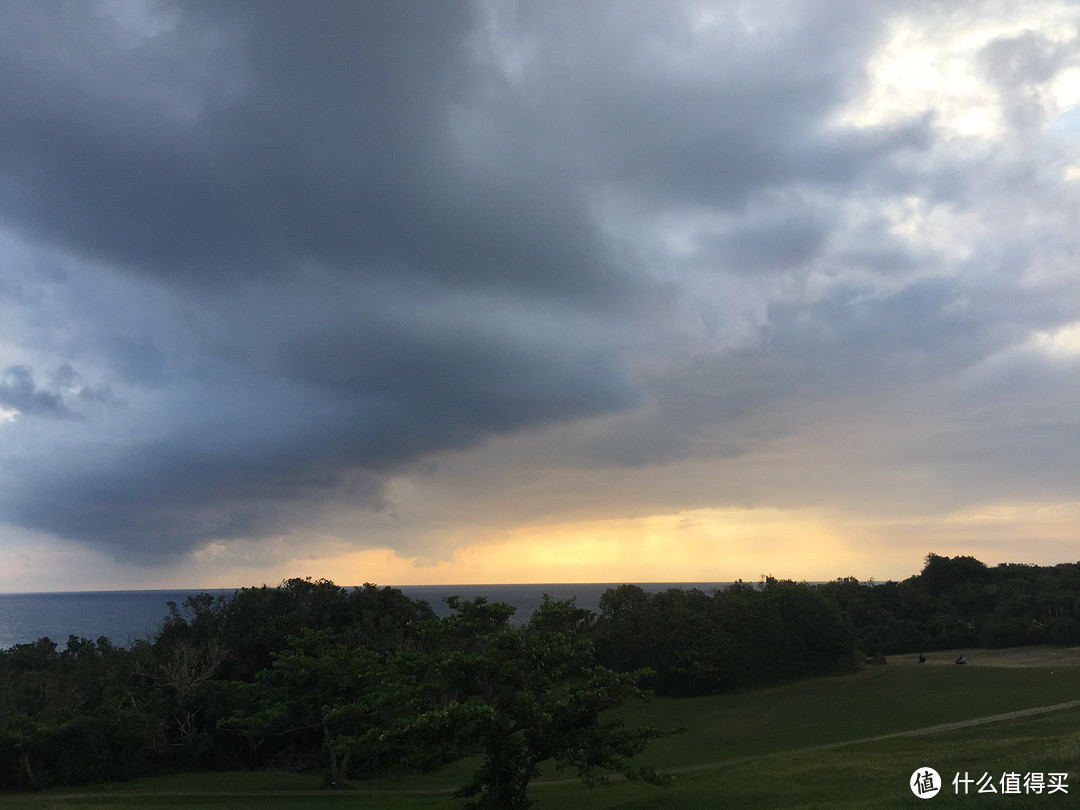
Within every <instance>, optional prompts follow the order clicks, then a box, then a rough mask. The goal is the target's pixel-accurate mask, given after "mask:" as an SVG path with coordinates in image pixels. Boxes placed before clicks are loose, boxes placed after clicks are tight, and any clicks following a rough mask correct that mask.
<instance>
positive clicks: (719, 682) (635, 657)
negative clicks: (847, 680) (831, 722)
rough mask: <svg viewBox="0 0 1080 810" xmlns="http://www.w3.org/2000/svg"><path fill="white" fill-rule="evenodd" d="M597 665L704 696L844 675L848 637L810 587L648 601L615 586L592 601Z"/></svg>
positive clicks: (669, 690)
mask: <svg viewBox="0 0 1080 810" xmlns="http://www.w3.org/2000/svg"><path fill="white" fill-rule="evenodd" d="M595 634H596V643H597V650H598V654H599V657H600V660H601V661H603V662H604V663H605V664H607V665H609V666H611V667H613V668H615V669H632V668H648V669H649V670H651V671H652V672H653V674H652V675H650V676H649V677H648V678H647V684H648V685H649V686H650V687H651V688H653V689H654V690H655V691H657V692H659V693H661V694H668V695H691V694H708V693H713V692H719V691H724V690H728V689H737V688H742V687H748V686H755V685H759V684H763V683H768V682H769V681H775V680H780V679H788V678H799V677H805V676H808V675H820V674H825V673H829V672H841V671H850V670H851V669H852V668H853V666H854V658H853V656H854V655H855V652H854V647H855V645H854V635H853V633H852V630H851V628H850V627H849V626H847V625H846V624H845V622H844V618H843V616H842V615H841V613H840V611H839V610H838V609H837V607H836V605H834V604H833V603H832V602H830V601H829V600H827V599H826V598H824V597H823V596H822V595H821V594H820V593H818V592H817V590H816V589H814V588H812V587H810V586H807V585H801V584H797V583H794V582H789V581H779V580H776V579H773V578H771V577H767V578H765V579H763V580H762V582H761V583H760V584H759V585H757V586H750V585H747V584H745V583H742V582H737V583H735V584H733V585H731V586H729V587H727V588H725V589H723V590H720V591H715V592H713V593H711V594H706V593H704V592H702V591H700V590H697V589H692V590H681V589H677V588H672V589H670V590H667V591H663V592H661V593H655V594H650V593H648V592H646V591H645V590H644V589H642V588H640V587H638V586H637V585H620V586H619V587H617V588H613V589H611V590H609V591H607V592H606V593H605V594H604V595H603V596H602V597H601V600H600V616H599V619H598V620H597V623H596V628H595Z"/></svg>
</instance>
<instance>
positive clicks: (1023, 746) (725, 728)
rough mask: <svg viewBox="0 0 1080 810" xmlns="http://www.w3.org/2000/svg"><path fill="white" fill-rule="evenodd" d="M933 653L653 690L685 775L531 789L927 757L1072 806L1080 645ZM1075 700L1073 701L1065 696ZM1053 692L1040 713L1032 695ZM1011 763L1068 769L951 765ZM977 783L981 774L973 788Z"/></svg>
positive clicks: (234, 780)
mask: <svg viewBox="0 0 1080 810" xmlns="http://www.w3.org/2000/svg"><path fill="white" fill-rule="evenodd" d="M965 652H966V653H967V657H968V661H969V664H968V665H967V666H963V667H961V666H956V665H955V664H953V663H952V661H953V660H954V659H955V653H952V652H938V653H934V654H932V655H931V657H930V660H929V661H928V662H927V663H926V664H923V665H919V664H916V663H915V657H914V656H905V657H898V658H895V659H891V660H890V661H889V663H888V664H886V665H884V666H874V667H867V668H866V669H865V670H863V671H861V672H859V673H857V674H854V675H849V676H842V677H835V678H819V679H814V680H808V681H801V682H797V683H791V684H786V685H782V686H777V687H773V688H769V689H761V690H754V691H747V692H744V693H739V694H727V695H719V696H713V697H705V698H692V699H680V700H675V699H657V700H654V701H652V702H651V703H648V704H645V705H642V706H636V707H633V708H629V709H626V710H624V713H625V714H626V715H627V719H628V720H633V721H634V722H637V723H642V724H648V725H654V726H658V727H663V728H670V727H684V728H685V729H686V730H685V732H684V733H682V734H679V735H676V736H673V737H669V738H667V739H664V740H661V741H659V742H657V743H656V744H655V745H654V746H653V748H652V749H651V750H650V752H649V754H648V757H647V759H648V760H649V761H651V762H654V763H655V764H657V765H658V766H661V767H663V768H666V769H669V770H671V771H672V772H673V773H674V774H675V776H676V781H675V785H674V787H672V788H671V789H668V790H661V789H658V788H654V787H650V786H647V785H639V784H633V783H625V782H621V783H613V784H612V785H611V786H609V787H607V788H593V789H589V788H585V787H582V786H581V785H580V784H578V783H577V782H576V781H573V780H571V779H570V778H569V777H571V776H572V774H568V773H561V772H559V771H556V770H555V769H554V768H550V769H548V770H547V771H545V773H544V776H543V777H542V778H541V779H540V780H538V781H537V782H535V784H534V786H533V787H532V788H531V789H530V796H531V798H532V799H533V801H534V802H535V805H534V806H535V807H536V808H537V809H538V810H557V809H559V808H565V809H566V810H570V809H571V808H573V809H574V810H579V809H580V808H586V809H588V808H596V810H599V809H600V808H610V809H611V810H614V809H615V808H619V809H620V810H629V809H630V808H654V807H655V808H711V809H713V808H726V807H732V808H746V807H764V808H768V807H777V808H780V807H783V808H806V809H807V810H809V809H810V808H892V807H910V806H912V803H913V802H914V803H918V800H917V799H916V798H915V797H914V796H913V795H912V793H911V790H910V788H909V782H910V779H911V776H912V773H913V772H914V771H915V770H916V769H917V768H922V767H931V768H934V769H936V770H937V771H938V772H939V773H940V774H941V775H942V776H943V777H944V781H945V788H944V789H943V790H942V792H941V793H940V794H939V795H938V796H937V797H935V798H934V799H933V806H935V807H959V806H961V805H963V806H971V805H972V804H973V803H977V804H979V805H980V806H981V805H983V804H986V805H990V806H993V807H1010V808H1011V807H1018V808H1019V807H1033V808H1034V807H1039V808H1045V807H1065V806H1072V805H1073V804H1074V803H1075V801H1076V796H1077V795H1078V794H1080V773H1077V772H1073V773H1069V769H1070V768H1074V769H1075V768H1077V764H1078V763H1080V648H1061V647H1038V648H1032V647H1026V648H1021V649H1016V650H992V651H990V650H966V651H965ZM1072 702H1076V703H1075V705H1066V706H1065V707H1062V706H1061V704H1070V703H1072ZM1045 707H1057V708H1053V709H1049V710H1047V711H1042V712H1039V713H1034V712H1029V710H1033V709H1039V708H1045ZM468 771H469V767H468V763H459V764H457V765H455V766H453V767H452V768H450V769H447V770H445V771H443V772H440V773H438V774H434V775H432V776H429V777H424V778H416V779H409V780H405V781H400V782H378V783H374V782H372V783H364V784H362V785H359V786H358V788H359V789H358V790H353V791H349V792H345V793H336V792H332V791H328V790H323V789H322V784H321V780H320V779H319V778H317V777H308V776H304V775H297V774H279V773H228V774H197V775H180V776H173V777H159V778H154V779H144V780H136V781H133V782H130V783H124V784H119V785H107V786H98V787H95V788H87V789H85V790H79V791H78V792H75V791H71V790H66V791H42V792H40V793H37V794H32V795H5V796H0V805H2V806H3V807H4V808H5V810H9V809H10V810H46V809H48V810H54V809H59V808H79V809H80V810H90V809H91V808H93V809H95V810H96V809H97V808H150V809H151V810H153V808H205V807H220V808H236V809H237V810H240V809H242V808H315V807H318V808H326V809H327V810H329V809H330V808H339V807H340V808H345V807H363V808H366V809H370V810H396V809H397V808H420V809H421V810H424V809H426V808H456V807H461V806H463V803H462V802H460V801H457V800H454V799H453V798H452V797H451V795H450V793H451V791H452V789H453V788H454V787H455V786H457V785H459V784H461V783H462V782H463V781H464V779H465V777H466V775H467V773H468ZM965 771H966V772H967V773H968V774H969V775H970V777H971V778H972V779H977V778H979V777H981V776H982V775H983V774H984V773H988V774H989V775H990V776H991V777H992V778H993V780H994V783H995V786H996V787H997V788H998V790H999V791H1000V790H1001V785H1000V784H999V779H1000V777H1001V776H1002V775H1003V774H1005V773H1007V772H1015V773H1018V774H1020V776H1021V777H1022V776H1023V775H1025V774H1027V773H1031V772H1036V773H1042V774H1049V773H1051V772H1064V773H1069V776H1068V777H1067V778H1066V780H1065V781H1066V783H1070V782H1075V784H1069V788H1068V791H1069V792H1068V794H1063V793H1057V794H1056V795H1053V796H1050V795H1047V793H1046V791H1045V790H1044V793H1043V794H1042V795H1023V794H1021V795H1019V796H1003V795H1000V792H999V794H998V795H995V796H987V795H969V796H967V797H964V796H963V795H961V796H954V795H953V787H952V784H951V782H952V778H953V775H954V774H956V773H958V772H959V773H963V772H965ZM969 790H970V791H971V792H972V794H975V791H976V790H977V785H975V784H972V785H971V786H970V788H969Z"/></svg>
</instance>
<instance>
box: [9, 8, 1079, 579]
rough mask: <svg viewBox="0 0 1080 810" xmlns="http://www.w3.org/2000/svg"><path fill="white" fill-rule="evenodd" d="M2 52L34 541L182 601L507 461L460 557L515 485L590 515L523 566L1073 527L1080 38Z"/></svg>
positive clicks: (17, 459) (22, 44) (209, 28)
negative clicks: (235, 573)
mask: <svg viewBox="0 0 1080 810" xmlns="http://www.w3.org/2000/svg"><path fill="white" fill-rule="evenodd" d="M965 15H974V16H971V17H970V19H969V18H968V17H966V16H965ZM0 17H2V20H0V97H3V98H4V99H5V102H4V104H3V105H0V132H3V133H4V134H3V148H2V149H0V261H2V262H3V264H4V266H5V268H6V271H5V273H4V276H3V279H2V280H0V372H2V373H0V458H2V468H0V485H2V486H0V518H2V519H3V520H4V521H6V522H7V524H8V525H10V526H18V527H23V528H28V529H33V530H37V531H42V532H45V533H47V534H50V535H54V536H57V537H61V538H67V539H71V540H76V541H79V542H82V543H86V544H89V545H90V546H91V547H94V548H99V549H103V550H105V551H107V552H108V553H109V554H112V555H113V556H115V557H117V558H119V559H124V560H135V561H139V562H142V563H146V564H155V563H159V562H166V561H169V560H175V559H177V558H178V557H182V556H184V555H188V554H190V553H191V552H192V551H194V550H197V549H199V548H202V547H205V546H206V544H207V543H209V542H211V541H215V542H218V543H220V542H226V543H227V542H228V541H230V540H236V539H240V538H244V539H249V540H251V539H255V540H257V539H259V538H267V537H273V536H278V535H282V534H293V535H302V534H303V533H304V531H305V530H306V529H312V530H314V528H313V527H316V526H319V527H322V528H321V529H320V531H322V530H324V529H325V527H326V526H327V525H329V524H331V523H334V519H333V515H335V514H339V513H341V514H344V512H342V511H341V510H350V509H356V508H357V507H360V508H361V509H367V510H376V511H378V510H382V511H383V512H384V513H386V512H393V511H394V510H395V508H397V507H396V502H395V499H394V497H393V495H392V494H391V492H390V490H389V489H388V487H389V485H390V483H391V482H393V481H404V480H412V481H416V482H423V481H425V480H430V481H436V480H437V479H438V477H439V475H440V473H439V472H438V470H440V469H444V467H443V466H437V467H432V466H431V462H432V461H439V463H440V464H441V465H445V464H446V460H447V459H451V458H453V457H454V456H455V454H461V453H463V452H467V453H481V454H483V452H485V451H484V450H483V448H493V447H494V445H493V444H492V442H493V441H494V440H496V439H498V438H499V437H503V438H504V439H506V440H509V439H510V438H511V437H520V438H521V441H522V442H523V443H524V445H526V446H528V447H530V448H531V451H530V452H529V454H528V455H527V456H513V457H510V456H508V455H507V454H506V453H503V452H500V451H497V450H496V449H492V450H491V452H490V453H489V455H488V456H484V458H487V459H488V460H487V461H486V462H484V464H487V465H488V466H487V467H486V468H484V469H480V468H478V467H476V466H473V467H471V468H470V469H471V470H472V472H471V473H470V475H469V477H467V478H466V479H461V480H457V481H454V482H452V483H447V484H446V486H449V487H451V488H452V489H453V490H454V491H455V492H456V493H457V497H458V498H459V499H460V500H459V504H458V505H456V506H454V507H453V508H450V507H448V508H447V510H446V512H445V513H443V520H444V524H443V529H442V534H443V536H451V535H453V534H454V533H455V531H457V530H458V529H460V527H461V525H462V524H461V523H460V521H461V519H462V518H461V511H463V510H464V511H468V510H469V509H474V510H484V509H488V508H489V507H491V508H494V507H493V505H494V504H496V503H498V502H499V501H500V499H503V500H505V499H514V498H516V497H517V494H519V492H518V490H517V489H516V485H515V484H514V482H515V481H516V480H519V476H524V477H525V478H527V479H535V480H548V478H555V479H558V478H559V477H560V476H561V475H563V474H565V478H566V480H570V479H573V480H575V481H578V482H579V483H578V484H575V487H577V491H576V492H573V493H568V492H564V493H562V494H561V495H558V494H552V495H551V496H550V498H545V499H544V503H545V506H544V507H543V508H537V507H535V505H534V506H522V507H521V508H520V509H519V510H517V511H516V512H515V510H513V509H510V511H511V512H515V514H513V515H511V516H509V517H508V518H507V519H508V520H509V521H510V523H511V524H512V523H513V522H514V521H515V520H516V521H520V522H528V521H529V520H544V519H548V520H553V519H556V518H557V517H558V516H560V515H563V514H566V513H569V512H574V511H575V510H579V509H580V507H579V505H578V503H579V500H581V499H585V500H589V501H591V502H592V503H593V505H594V507H595V509H596V510H597V513H598V514H604V515H605V516H609V517H610V516H612V515H627V516H632V515H634V514H639V513H641V510H643V509H645V508H646V507H645V506H644V505H643V504H644V503H645V500H643V499H642V497H641V493H640V492H638V491H637V488H638V487H646V488H647V485H646V482H648V481H649V480H650V478H649V476H650V475H654V476H655V479H652V480H656V481H659V480H660V479H661V478H662V477H669V478H670V477H674V478H675V479H678V480H681V479H682V477H683V476H687V477H691V472H690V471H691V470H693V471H696V472H694V473H693V475H697V474H698V473H699V472H700V471H701V470H708V471H710V472H708V473H707V475H708V476H711V478H710V479H709V480H711V482H712V483H711V485H709V486H705V485H703V484H701V483H700V481H699V482H698V483H694V484H688V485H687V486H686V488H685V489H684V490H683V492H682V493H681V494H679V495H678V496H676V495H671V496H667V497H660V496H657V497H656V498H654V499H652V502H651V503H649V507H648V508H650V509H653V510H655V512H656V513H663V512H664V510H667V511H669V512H670V511H677V510H678V509H702V508H724V507H769V508H773V507H775V508H805V507H807V506H819V507H826V508H831V509H837V510H848V511H852V512H858V513H860V514H863V515H871V514H874V515H886V514H888V515H896V514H899V513H903V512H905V511H908V510H911V509H915V508H919V505H920V504H921V505H922V508H925V509H928V510H930V511H934V510H937V512H938V513H940V514H948V513H949V512H951V511H954V510H959V509H963V508H966V507H968V506H970V505H971V504H976V503H982V502H990V501H999V500H1000V501H1023V502H1040V501H1045V502H1054V503H1059V502H1063V501H1066V500H1069V499H1073V500H1075V493H1076V488H1077V484H1080V481H1078V479H1077V469H1076V465H1075V459H1074V456H1075V453H1073V452H1071V450H1072V449H1074V448H1075V447H1077V446H1078V440H1080V429H1078V428H1080V426H1078V422H1077V417H1076V414H1077V413H1080V407H1078V406H1080V386H1078V383H1077V381H1078V380H1080V377H1078V376H1077V372H1078V370H1080V340H1078V339H1077V337H1076V334H1077V331H1076V330H1077V326H1076V324H1077V323H1078V320H1077V319H1078V317H1080V316H1078V314H1077V313H1078V312H1080V287H1078V285H1077V275H1076V267H1077V266H1078V265H1077V259H1078V258H1080V257H1078V251H1077V247H1078V244H1077V239H1078V237H1077V234H1080V211H1078V209H1077V206H1076V202H1075V200H1076V197H1077V188H1078V185H1077V184H1078V183H1080V152H1078V148H1077V138H1078V136H1080V119H1078V117H1077V115H1078V113H1077V104H1080V46H1078V39H1077V36H1078V33H1077V32H1078V26H1080V14H1078V13H1077V10H1076V6H1070V5H1068V4H1065V3H1058V2H1049V1H1047V2H1044V3H1038V4H1034V5H1031V4H1028V5H1025V7H1024V8H1023V9H1013V8H1012V7H1011V5H1009V4H1003V5H1001V6H993V7H988V8H986V9H980V10H979V14H978V15H975V13H974V11H972V10H962V9H956V8H952V7H949V8H945V7H943V8H936V7H933V6H928V5H926V4H921V3H916V4H910V5H905V4H893V5H892V6H890V8H889V9H888V12H886V11H885V10H884V9H881V8H877V7H870V6H867V4H863V3H849V2H837V1H836V0H818V1H817V2H813V1H810V0H808V1H807V2H799V3H795V4H784V5H783V6H782V7H781V6H780V5H772V4H764V5H763V4H737V3H717V4H710V3H694V2H688V3H678V4H673V3H658V2H632V3H619V4H615V3H608V4H587V5H582V4H579V3H560V2H553V3H544V4H521V5H518V4H513V3H484V2H475V3H453V2H445V3H436V4H422V5H414V4H382V3H353V2H329V1H328V2H322V3H319V4H317V5H316V6H311V5H301V4H288V3H283V4H282V3H233V4H220V3H188V4H184V5H182V6H176V5H169V4H159V3H156V2H140V3H123V4H116V3H106V2H102V3H84V4H70V3H60V2H41V3H33V4H25V3H24V4H13V5H9V6H7V7H5V8H4V9H2V10H0ZM679 465H683V466H681V467H680V466H679ZM451 466H452V465H451ZM480 467H483V464H481V465H480ZM680 470H681V471H682V472H681V473H680ZM560 471H562V472H560ZM631 472H632V474H633V475H634V476H640V478H639V479H637V480H639V483H638V484H635V485H634V486H627V487H626V488H624V489H620V488H619V487H618V486H613V485H612V484H611V481H612V480H616V479H618V478H619V476H621V475H624V474H631ZM446 474H448V473H446ZM582 476H584V477H585V478H587V479H589V480H592V481H593V482H595V489H589V488H588V487H589V485H588V484H584V485H583V484H581V483H580V481H581V480H582ZM420 485H421V484H418V486H420ZM432 486H433V487H435V488H436V489H437V488H438V487H439V486H442V485H441V484H438V483H433V484H432ZM582 486H584V487H586V489H585V490H584V491H582V490H581V487H582ZM663 489H664V487H663V486H661V485H658V486H657V490H658V491H659V490H663ZM883 490H884V491H883ZM433 491H434V490H433ZM461 503H463V504H465V506H461V505H460V504H461ZM499 508H500V509H503V510H505V509H506V507H505V505H504V506H503V507H499ZM437 517H438V516H437V515H433V514H431V513H428V514H427V518H429V519H435V518H437ZM335 526H336V528H335V529H334V530H333V533H334V534H335V536H336V537H338V538H339V539H340V540H341V541H342V542H344V543H346V544H352V545H355V546H357V547H361V546H363V545H365V544H370V543H371V542H373V541H371V540H370V539H365V538H363V537H359V536H353V535H351V534H350V533H349V530H348V528H347V527H346V528H342V527H341V526H339V525H337V524H335ZM411 528H415V526H413V527H411ZM429 528H430V527H429ZM429 536H432V535H431V533H430V532H429V533H428V534H423V533H421V534H420V535H408V534H407V532H406V533H404V534H403V536H401V537H399V538H397V539H396V540H394V541H393V545H395V547H397V548H399V549H402V550H403V551H405V552H408V553H412V554H420V555H423V554H425V553H429V552H430V553H432V554H435V555H436V556H437V555H439V554H445V553H448V552H447V547H446V546H445V545H443V546H441V547H439V548H438V549H435V548H430V549H427V550H425V548H424V543H425V542H426V541H425V540H424V539H423V538H424V537H429ZM379 542H383V543H386V542H390V541H387V540H386V538H385V537H383V538H380V540H379Z"/></svg>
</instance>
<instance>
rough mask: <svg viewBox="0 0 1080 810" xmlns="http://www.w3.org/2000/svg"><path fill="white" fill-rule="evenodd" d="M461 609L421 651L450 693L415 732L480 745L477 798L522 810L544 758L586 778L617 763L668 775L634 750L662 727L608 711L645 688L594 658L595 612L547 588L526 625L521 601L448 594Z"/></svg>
mask: <svg viewBox="0 0 1080 810" xmlns="http://www.w3.org/2000/svg"><path fill="white" fill-rule="evenodd" d="M447 603H448V604H449V605H450V607H451V608H453V610H454V611H455V614H454V615H452V616H450V617H448V618H446V619H444V620H443V621H442V622H441V623H440V633H439V640H438V641H439V643H438V644H437V645H436V646H435V647H434V648H432V649H430V650H428V651H425V652H424V653H423V654H422V657H423V659H424V661H425V662H426V664H427V667H428V673H429V675H428V678H429V680H430V679H432V678H434V680H435V681H437V682H438V683H439V685H440V687H441V688H442V689H443V690H444V697H445V699H444V700H443V701H441V702H440V703H439V704H438V705H433V706H432V707H431V708H428V709H426V710H423V711H421V712H420V713H418V715H417V716H416V718H415V719H414V720H413V721H412V722H411V723H410V725H409V733H410V734H411V735H412V736H413V738H414V739H418V740H426V741H431V740H439V739H442V740H444V741H445V740H448V739H452V740H454V741H456V744H457V745H458V746H459V747H460V748H461V749H462V750H463V751H464V750H467V749H468V747H470V746H471V747H473V748H474V749H478V750H479V753H480V754H481V755H482V756H483V764H482V765H481V766H480V768H479V769H478V770H477V771H476V773H475V774H474V775H473V778H472V779H471V780H470V781H469V782H468V784H466V785H465V786H463V787H462V788H461V789H460V790H459V791H458V795H459V796H461V797H465V798H471V799H474V801H473V802H471V803H470V805H469V806H470V807H473V808H491V810H518V808H525V807H528V806H529V805H530V804H531V802H530V801H529V799H528V798H527V795H526V791H527V789H528V786H529V783H530V781H531V780H532V779H533V778H534V777H535V776H536V775H537V774H538V772H539V765H540V763H542V762H544V761H547V760H553V761H554V762H555V763H557V764H558V765H559V766H560V767H572V768H574V769H575V770H576V772H577V775H578V776H579V777H580V778H581V779H582V780H583V781H584V782H586V783H588V784H593V783H603V782H605V781H606V779H607V775H608V774H609V773H611V772H618V773H621V774H623V775H625V776H626V777H628V778H631V779H643V780H645V781H647V782H650V783H653V784H666V782H667V777H666V776H665V775H663V774H660V773H658V772H657V771H655V769H653V768H651V767H648V766H643V765H640V764H637V763H635V762H634V761H633V758H634V757H635V756H636V755H637V754H639V753H641V752H642V751H643V750H644V749H645V748H646V747H647V746H648V744H649V742H650V741H651V740H652V739H655V738H656V737H659V736H663V734H664V732H659V731H656V730H655V729H639V728H629V727H627V726H626V725H625V724H623V723H622V722H621V721H619V720H616V719H612V718H610V717H609V716H607V715H605V712H607V710H609V709H613V708H615V707H617V706H621V705H623V704H624V703H625V702H627V701H629V700H635V699H642V698H645V697H647V694H646V693H645V692H644V691H643V690H642V689H641V688H640V687H639V686H638V682H639V680H640V678H641V677H642V675H643V674H645V673H643V672H640V671H636V672H629V673H622V674H620V673H616V672H613V671H612V670H610V669H607V668H606V667H603V666H600V665H598V664H597V663H596V660H595V655H594V652H593V643H592V640H591V639H590V638H589V636H588V633H587V630H588V625H589V623H590V620H591V617H592V614H591V613H590V612H589V611H587V610H583V609H581V608H578V607H576V606H575V605H574V604H573V601H572V600H570V601H556V600H552V599H551V598H549V597H546V596H545V598H544V602H543V604H541V606H540V607H539V608H538V609H537V611H536V612H535V613H534V614H533V615H532V617H531V618H530V619H529V621H528V623H527V624H526V625H525V626H524V627H521V628H515V627H514V626H512V625H511V624H510V618H511V617H512V615H513V613H514V608H513V607H511V606H510V605H505V604H501V603H497V602H496V603H488V602H487V601H486V600H485V599H484V598H483V597H480V598H477V599H476V600H475V601H472V602H467V601H461V600H460V599H458V598H456V597H451V598H449V599H447Z"/></svg>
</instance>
